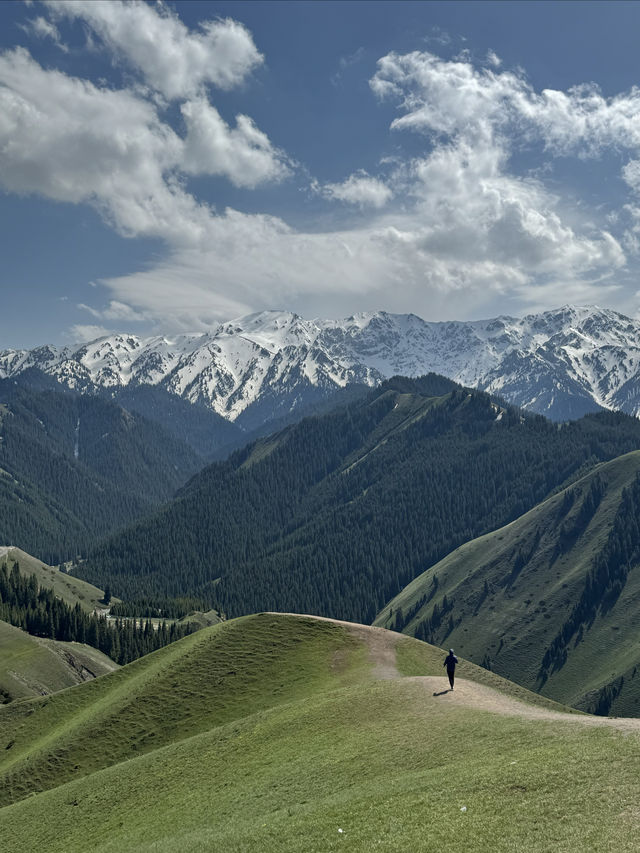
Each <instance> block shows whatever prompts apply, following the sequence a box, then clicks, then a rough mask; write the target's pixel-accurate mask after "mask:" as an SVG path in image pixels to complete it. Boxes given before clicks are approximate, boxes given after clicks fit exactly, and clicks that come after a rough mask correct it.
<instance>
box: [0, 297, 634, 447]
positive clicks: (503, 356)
mask: <svg viewBox="0 0 640 853" xmlns="http://www.w3.org/2000/svg"><path fill="white" fill-rule="evenodd" d="M33 368H37V369H38V370H41V371H42V372H44V373H45V374H47V375H50V376H53V377H54V378H55V379H56V380H57V381H58V382H59V383H61V384H62V385H64V386H65V387H69V388H72V389H74V390H76V391H79V392H89V393H98V392H99V393H110V394H115V393H117V392H118V391H120V390H122V389H124V388H128V389H133V388H135V387H137V386H145V385H150V386H154V387H157V388H163V389H165V390H166V391H168V392H170V393H171V394H174V395H176V396H179V397H182V398H183V399H185V400H188V401H189V402H191V403H194V404H199V405H202V406H204V407H206V408H208V409H210V410H212V411H214V412H215V413H217V414H218V415H220V416H221V417H223V418H225V420H227V421H229V422H231V423H234V424H237V425H238V426H240V427H242V428H243V429H246V430H248V431H250V430H252V429H255V428H256V427H258V426H260V424H261V423H263V422H264V421H265V420H266V421H268V420H270V419H271V418H272V417H273V414H271V413H270V412H271V410H274V411H277V415H278V416H282V414H283V413H284V412H293V411H294V410H295V409H296V407H302V406H304V404H305V401H306V400H307V399H308V398H309V396H310V395H311V396H315V398H316V399H317V398H319V397H320V398H321V397H323V396H327V395H330V394H331V393H332V392H334V391H335V390H337V389H339V388H344V387H345V386H347V385H351V384H360V385H369V386H375V385H377V384H379V383H380V382H382V381H383V380H384V379H385V378H389V377H390V376H392V375H398V374H400V375H407V376H411V377H415V376H419V375H422V374H425V373H429V372H434V373H439V374H441V375H444V376H447V377H448V378H450V379H453V380H454V381H455V382H458V383H460V384H462V385H465V386H468V387H474V388H478V389H479V390H484V391H488V392H489V393H492V394H498V395H500V396H502V397H504V399H505V400H507V401H508V402H510V403H512V404H514V405H518V406H521V407H522V408H525V409H529V410H531V411H535V412H537V413H539V414H545V415H546V416H548V417H550V418H552V419H554V420H567V419H572V418H575V417H579V416H581V415H582V414H585V413H587V412H590V411H598V410H600V409H603V408H604V409H615V410H620V411H624V412H626V413H627V414H633V415H637V414H638V413H639V412H640V321H637V320H633V319H631V318H629V317H625V316H624V315H623V314H620V313H618V312H616V311H613V310H611V309H606V308H605V309H603V308H598V307H597V306H586V307H575V306H570V305H566V306H564V307H562V308H559V309H556V310H551V311H545V312H543V313H539V314H528V315H526V316H524V317H522V318H514V317H510V316H507V315H502V316H499V317H495V318H492V319H489V320H473V321H455V320H453V321H441V322H428V321H425V320H423V319H421V318H420V317H418V316H416V315H415V314H390V313H387V312H385V311H376V312H366V313H361V314H355V315H352V316H351V317H347V318H345V319H343V320H323V319H319V318H316V319H313V320H305V319H303V318H302V317H300V316H299V315H298V314H294V313H291V312H287V311H262V312H258V313H255V314H249V315H247V316H245V317H241V318H238V319H236V320H233V321H230V322H226V323H221V324H220V326H218V328H217V329H215V330H214V331H213V332H211V333H192V334H180V335H176V336H162V335H156V336H152V337H138V336H136V335H132V334H124V333H122V334H113V335H108V336H105V337H101V338H98V339H96V340H94V341H91V342H89V343H86V344H83V345H82V346H80V347H78V348H75V349H74V348H72V347H64V348H61V349H57V348H55V347H51V346H42V347H37V348H35V349H32V350H5V351H3V352H0V378H15V377H18V376H20V375H21V374H22V373H24V372H25V371H26V370H28V369H33Z"/></svg>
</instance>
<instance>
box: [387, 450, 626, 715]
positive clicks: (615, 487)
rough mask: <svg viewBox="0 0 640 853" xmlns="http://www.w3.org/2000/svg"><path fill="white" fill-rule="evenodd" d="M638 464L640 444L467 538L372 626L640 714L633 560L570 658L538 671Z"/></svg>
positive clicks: (588, 705) (572, 642) (588, 703)
mask: <svg viewBox="0 0 640 853" xmlns="http://www.w3.org/2000/svg"><path fill="white" fill-rule="evenodd" d="M638 472H640V453H639V452H633V453H628V454H626V455H624V456H621V457H619V458H617V459H615V460H613V461H612V462H608V463H605V464H603V465H601V466H599V467H598V468H597V469H596V470H595V471H594V472H592V473H591V474H589V475H587V476H586V477H584V478H582V479H581V480H579V481H578V482H577V483H576V484H574V485H573V486H572V487H570V488H569V489H567V490H564V491H563V492H560V493H559V494H556V495H554V496H553V497H551V498H549V499H548V500H546V501H545V502H543V503H542V504H540V505H538V506H537V507H535V508H534V509H532V510H531V511H530V512H528V513H526V514H525V515H523V516H522V517H521V518H519V519H517V520H516V521H514V522H512V523H511V524H508V525H507V526H506V527H502V528H500V529H498V530H496V531H495V532H493V533H489V534H487V535H485V536H481V537H480V538H478V539H474V540H473V541H471V542H468V543H467V544H465V545H462V546H461V547H459V548H457V549H456V550H455V551H453V552H452V553H451V554H449V555H448V556H447V557H445V558H444V559H443V560H441V561H440V562H439V563H437V564H436V565H434V566H432V567H431V568H430V569H429V570H428V571H426V572H425V573H424V574H422V575H420V576H419V577H418V578H416V579H415V580H414V581H413V582H412V583H410V584H409V585H408V586H407V587H406V588H405V589H404V590H403V591H402V592H401V593H400V594H399V595H398V596H396V597H395V598H394V599H393V600H392V601H391V602H390V604H389V605H387V606H386V607H385V608H384V609H383V610H382V611H381V613H380V614H379V615H378V618H377V619H376V622H375V624H376V625H381V626H385V627H394V626H395V627H400V628H402V630H403V631H404V632H406V633H408V634H411V635H414V634H416V633H417V635H418V636H423V635H424V636H428V637H431V638H432V639H433V640H434V641H436V642H438V643H440V644H443V645H445V644H446V645H447V646H452V647H454V648H455V649H456V651H459V653H460V654H462V655H464V656H465V657H467V658H469V659H471V660H474V661H476V662H477V663H484V664H485V665H489V666H490V667H491V668H492V669H493V670H494V671H496V672H498V673H500V674H501V675H503V676H505V677H506V678H510V679H513V680H515V681H517V682H518V683H520V684H523V685H525V686H526V687H528V688H530V689H532V690H539V691H541V692H542V693H543V694H544V695H547V696H550V697H553V698H555V699H557V700H558V701H561V702H564V703H566V704H569V705H573V706H575V707H579V708H583V709H585V710H593V709H594V708H595V707H596V705H597V704H598V703H600V705H601V708H602V710H604V712H605V713H606V712H607V706H608V709H609V710H610V712H611V713H612V714H617V715H628V716H638V715H640V671H639V670H637V667H639V666H640V608H639V607H638V605H639V603H640V572H639V571H637V570H635V569H634V568H633V565H635V564H633V565H632V570H631V571H630V572H629V574H628V576H627V578H626V582H625V583H624V587H623V588H622V591H621V592H620V594H619V595H618V597H617V599H616V600H615V601H614V602H612V603H611V602H606V601H602V602H601V603H600V606H599V607H597V608H596V609H595V610H594V612H593V614H591V616H590V618H589V619H586V620H585V622H584V624H583V625H582V627H581V629H580V630H579V631H577V632H576V633H573V634H571V636H570V638H569V641H568V643H567V644H566V648H565V649H564V654H563V656H561V657H560V658H559V659H558V660H556V661H554V663H553V665H551V666H549V667H547V670H546V672H543V671H541V667H542V663H543V657H544V654H545V651H546V650H547V648H548V647H549V646H550V645H551V643H552V642H553V640H554V638H555V637H556V636H557V635H558V632H559V631H560V630H561V629H562V626H563V625H564V624H565V623H566V622H567V620H568V619H569V618H570V615H571V613H572V610H573V608H574V606H575V605H576V602H578V601H579V600H580V597H581V595H582V594H583V591H584V589H585V580H586V578H587V576H588V574H589V572H590V571H591V570H592V568H593V566H594V560H595V558H596V557H597V555H599V554H601V553H602V551H603V549H604V548H605V547H606V546H607V542H608V540H609V537H610V535H611V531H612V529H613V527H614V523H615V520H616V514H617V513H618V511H619V509H620V506H621V500H622V492H623V489H630V488H631V487H632V485H633V483H634V481H635V478H636V475H637V474H638ZM600 492H602V493H601V494H600ZM593 494H596V496H597V497H598V496H599V503H598V502H597V500H596V501H593V500H592V496H593ZM590 495H591V498H590ZM595 503H597V506H594V505H593V504H595ZM434 611H435V614H436V615H435V618H434ZM621 679H622V680H621ZM602 703H604V707H603V704H602Z"/></svg>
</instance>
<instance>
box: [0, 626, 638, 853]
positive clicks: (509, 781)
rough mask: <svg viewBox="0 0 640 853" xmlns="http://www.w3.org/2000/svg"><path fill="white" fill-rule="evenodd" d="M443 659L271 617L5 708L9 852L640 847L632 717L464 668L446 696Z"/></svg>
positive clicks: (377, 635) (396, 639) (1, 763)
mask: <svg viewBox="0 0 640 853" xmlns="http://www.w3.org/2000/svg"><path fill="white" fill-rule="evenodd" d="M442 659H443V655H442V652H441V651H439V650H437V649H434V648H433V647H430V646H427V645H426V644H423V643H420V642H418V641H416V640H413V639H410V638H406V637H403V636H401V635H397V634H394V633H391V632H386V631H381V630H377V629H373V628H366V627H364V626H349V625H347V624H336V623H333V622H329V621H326V622H323V621H319V620H314V619H310V618H307V617H295V616H282V615H276V614H261V615H259V616H254V617H244V618H242V619H238V620H233V621H232V622H227V623H221V624H220V625H216V626H213V627H211V628H206V629H204V630H202V631H201V632H199V633H198V634H195V635H193V636H190V637H188V638H185V639H184V640H182V641H180V642H179V643H176V644H174V645H173V646H171V647H169V648H166V649H163V650H161V651H159V652H157V653H154V654H152V655H149V656H148V657H146V658H143V659H141V660H138V661H136V662H134V663H133V664H130V665H128V666H126V667H123V668H122V669H120V670H119V671H118V672H115V673H113V674H111V675H108V676H105V677H103V678H100V679H97V680H95V681H93V682H90V683H87V684H84V685H81V686H79V687H75V688H72V689H70V690H66V691H63V692H62V693H59V694H56V695H54V696H51V697H48V698H46V699H41V700H30V701H23V702H18V703H14V704H12V705H11V706H6V707H4V708H0V774H1V775H0V779H1V780H2V795H1V796H2V799H1V800H0V804H1V806H2V807H0V824H1V825H2V828H3V832H2V834H3V847H4V848H5V849H7V850H9V851H11V853H22V851H25V853H26V851H32V850H34V849H41V848H42V849H45V848H46V849H47V850H48V851H52V853H56V851H64V853H74V851H78V853H79V851H83V853H84V851H86V850H87V849H88V847H90V848H91V849H94V850H96V851H101V853H107V851H109V852H110V853H115V851H118V853H127V851H132V853H133V851H136V853H146V851H149V853H151V851H159V853H165V851H166V853H168V851H173V850H176V849H179V850H181V851H187V853H189V851H194V853H195V851H218V850H220V851H222V850H238V851H240V850H242V851H256V853H257V852H258V851H260V853H262V851H265V850H268V851H300V850H305V851H309V853H314V851H317V853H320V851H323V853H324V851H332V850H338V849H349V850H352V851H370V850H373V849H377V850H381V851H400V850H402V851H404V850H420V851H440V852H441V853H453V851H456V853H457V852H458V851H460V850H471V849H473V850H478V851H485V850H486V851H489V850H491V851H497V853H502V851H504V853H507V851H520V850H522V851H524V850H527V851H530V850H533V851H543V850H545V851H548V850H559V851H568V850H577V849H589V850H595V849H615V850H619V851H632V850H635V849H636V841H637V831H638V825H639V822H640V815H639V813H638V809H637V802H638V797H639V795H640V781H639V780H638V775H637V765H636V760H637V749H638V743H639V741H638V737H639V733H638V725H637V723H636V721H623V722H622V723H620V724H616V723H615V721H612V720H604V719H594V718H588V717H585V716H583V715H579V714H573V715H571V714H565V713H559V712H558V711H557V710H554V709H553V707H552V705H551V703H549V702H548V700H545V699H543V698H541V697H538V696H532V695H531V694H528V693H527V691H525V690H524V689H523V688H517V687H515V686H514V685H510V684H509V683H507V682H505V681H504V680H502V679H500V678H499V677H498V676H496V675H495V674H492V673H490V672H487V671H486V670H482V669H480V668H478V667H476V666H473V665H472V664H468V663H463V664H462V665H461V667H460V673H459V675H460V676H461V677H460V678H459V679H458V682H457V684H456V691H455V692H454V693H451V692H449V691H444V682H445V679H444V678H443V677H442V672H443V670H442V666H441V664H442ZM528 700H530V702H529V701H528ZM532 703H533V704H532ZM620 726H623V727H624V728H622V729H621V728H620Z"/></svg>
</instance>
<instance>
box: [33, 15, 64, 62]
mask: <svg viewBox="0 0 640 853" xmlns="http://www.w3.org/2000/svg"><path fill="white" fill-rule="evenodd" d="M22 29H24V30H25V31H26V32H29V33H33V35H34V36H36V37H37V38H49V39H51V41H53V42H54V44H55V45H56V46H57V47H59V48H60V50H62V51H63V52H64V53H67V52H68V48H67V46H66V45H65V44H64V43H63V42H62V39H61V38H60V33H59V32H58V28H57V27H56V25H55V24H52V23H51V21H47V19H46V18H43V17H42V16H41V15H39V16H38V17H37V18H32V19H31V20H30V21H28V23H27V24H26V25H25V26H23V27H22Z"/></svg>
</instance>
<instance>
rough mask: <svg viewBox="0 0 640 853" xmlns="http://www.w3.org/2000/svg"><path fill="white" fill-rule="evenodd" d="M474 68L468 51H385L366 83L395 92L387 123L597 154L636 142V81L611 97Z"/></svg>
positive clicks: (639, 118) (588, 87)
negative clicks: (459, 54) (392, 116)
mask: <svg viewBox="0 0 640 853" xmlns="http://www.w3.org/2000/svg"><path fill="white" fill-rule="evenodd" d="M492 64H493V67H492V68H476V67H475V66H474V65H473V63H472V62H470V61H469V60H468V59H457V60H444V59H441V58H440V57H438V56H436V55H434V54H432V53H428V52H418V51H414V52H412V53H408V54H398V53H395V52H392V53H389V54H387V55H386V56H384V57H382V58H381V59H380V60H379V61H378V70H377V71H376V74H375V75H374V77H373V78H372V80H371V82H370V85H371V88H372V90H373V91H374V92H375V93H376V94H377V95H378V96H379V97H381V98H387V97H392V98H395V99H397V101H398V103H399V105H400V108H401V110H402V112H403V115H401V116H399V117H398V118H397V119H396V120H395V121H394V122H393V125H392V127H394V128H395V129H411V130H416V131H424V132H427V133H430V134H434V135H436V136H449V137H455V136H458V135H465V136H466V137H474V138H484V139H496V138H497V137H500V136H502V137H504V138H506V137H508V138H509V139H510V140H511V144H518V143H521V142H523V141H526V142H529V143H531V142H539V141H541V142H542V143H543V144H544V145H545V146H546V148H547V149H548V150H549V151H550V152H551V153H553V154H555V155H565V156H566V155H569V154H576V153H577V154H580V155H582V156H598V155H600V154H601V153H602V151H603V150H604V149H605V148H607V147H611V146H615V147H619V148H620V149H621V150H625V149H626V150H636V149H638V147H640V89H638V88H635V87H634V88H632V89H631V90H630V91H629V92H626V93H621V94H619V95H615V96H613V97H610V98H606V97H605V96H604V95H602V94H601V92H600V90H599V89H598V87H597V86H596V85H595V84H584V85H580V86H574V87H572V88H570V89H569V90H568V91H566V92H562V91H558V90H555V89H544V90H543V91H542V92H540V93H538V92H536V91H535V90H534V89H533V87H532V86H531V85H530V83H529V82H528V81H527V79H526V78H525V76H524V73H523V72H518V73H516V72H513V71H502V72H498V71H497V70H496V68H497V66H495V63H492Z"/></svg>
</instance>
